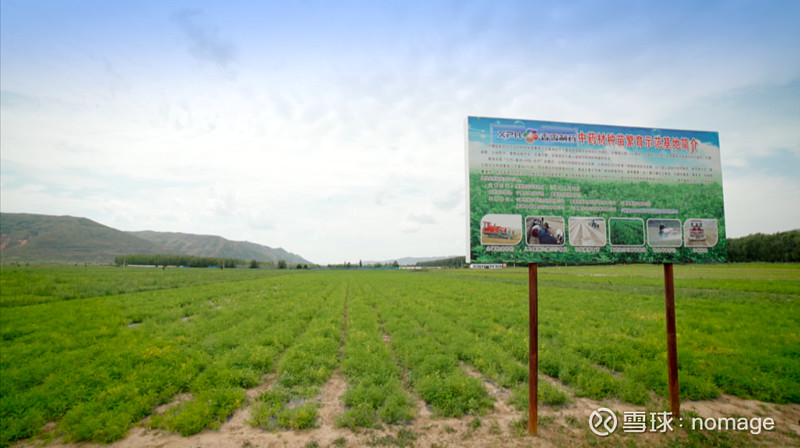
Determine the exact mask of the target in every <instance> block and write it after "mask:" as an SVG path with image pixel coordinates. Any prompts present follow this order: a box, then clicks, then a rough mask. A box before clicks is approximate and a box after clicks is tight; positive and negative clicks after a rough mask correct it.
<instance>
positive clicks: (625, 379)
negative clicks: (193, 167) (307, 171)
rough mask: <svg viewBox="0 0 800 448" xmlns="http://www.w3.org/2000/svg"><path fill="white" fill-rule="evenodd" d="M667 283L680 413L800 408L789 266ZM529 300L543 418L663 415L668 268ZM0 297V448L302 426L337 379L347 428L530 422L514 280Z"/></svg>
mask: <svg viewBox="0 0 800 448" xmlns="http://www.w3.org/2000/svg"><path fill="white" fill-rule="evenodd" d="M675 285H676V313H677V314H676V316H677V317H676V319H677V329H678V358H679V363H680V389H681V398H682V400H684V401H687V400H705V399H712V398H715V397H718V396H720V395H721V394H727V395H732V396H735V397H739V398H746V399H754V400H759V401H762V402H768V403H773V404H776V405H783V404H797V403H800V385H799V384H800V383H799V382H798V379H799V378H800V266H797V265H714V266H691V265H689V266H676V267H675ZM539 288H540V289H539V341H540V348H539V368H540V374H541V375H542V376H543V378H545V379H547V380H546V381H540V383H539V394H540V398H539V403H540V406H541V407H542V408H543V409H548V408H558V407H562V406H569V405H570V403H572V402H574V400H576V399H580V398H587V399H592V400H598V401H600V402H603V401H604V400H616V401H618V402H622V403H627V404H629V405H633V406H639V407H641V408H642V409H644V408H645V407H649V408H659V409H660V408H661V407H663V397H666V396H667V393H668V392H667V378H666V372H667V368H666V335H665V320H664V298H663V277H662V269H661V266H659V265H615V266H602V267H546V268H540V269H539ZM0 293H1V294H0V337H1V339H0V341H1V343H2V346H0V347H1V350H0V446H9V445H11V444H13V443H14V442H15V441H17V440H20V439H27V438H32V437H39V438H44V439H45V441H47V440H50V439H53V438H60V437H62V436H63V439H61V440H62V441H68V442H69V441H94V442H112V441H115V440H118V439H121V438H124V437H125V436H126V435H127V434H128V433H129V432H130V430H131V429H132V428H134V427H136V426H140V425H144V426H146V427H147V428H150V429H153V430H156V429H157V430H161V431H164V432H166V433H176V434H181V435H183V436H189V435H192V434H196V433H198V432H201V431H203V430H204V429H207V428H211V429H215V428H219V427H220V425H222V424H223V423H224V422H226V420H228V419H229V418H230V417H231V415H233V414H234V413H235V412H236V411H237V410H240V409H243V408H248V409H249V418H248V422H247V423H248V424H249V425H251V426H252V427H254V428H258V429H259V430H263V431H272V432H275V431H285V430H302V429H304V428H313V427H315V426H318V425H319V410H320V402H319V399H318V397H319V395H320V393H321V390H322V388H323V386H324V385H325V384H326V382H328V381H329V380H330V379H331V377H332V375H334V374H335V375H340V376H341V377H342V378H343V379H344V382H346V389H345V390H344V391H343V393H342V395H341V397H340V400H341V403H342V406H341V409H340V411H339V412H337V414H336V416H335V425H336V426H337V427H339V428H349V429H350V430H352V431H353V432H354V433H355V432H358V431H363V430H364V428H382V427H392V425H404V424H407V423H408V422H413V421H414V420H415V419H417V418H418V417H419V415H418V414H419V406H418V405H417V403H418V402H419V401H420V400H422V401H424V403H425V404H426V408H427V409H429V410H430V412H432V414H433V416H434V417H441V418H447V417H464V416H469V417H468V418H470V419H475V420H471V421H473V422H477V423H475V424H474V426H475V427H478V426H480V420H479V418H480V417H481V416H483V415H486V413H487V412H490V411H491V409H492V408H493V406H495V402H496V401H497V400H498V398H497V396H495V394H492V393H490V392H489V391H488V390H487V386H486V384H487V383H491V384H493V385H496V386H497V387H498V388H501V389H502V390H506V391H508V394H507V397H506V398H504V399H505V400H506V401H507V403H508V405H509V406H512V407H516V409H517V412H519V415H520V416H521V418H522V419H523V420H524V418H525V414H526V413H527V406H528V403H527V362H528V334H527V328H528V309H527V307H528V302H527V297H528V296H527V270H525V269H505V270H501V271H491V272H487V271H479V272H476V271H470V270H430V271H424V272H411V271H396V270H375V271H368V270H363V271H362V270H331V271H327V270H303V271H294V270H256V269H253V270H248V269H228V270H224V271H222V270H217V269H177V268H173V269H166V270H162V269H154V268H128V269H121V268H99V267H97V268H83V267H80V268H77V267H75V268H47V267H30V268H23V267H6V266H4V267H3V268H2V276H0ZM267 378H272V379H273V380H272V381H270V382H269V384H268V386H264V385H265V382H266V379H267ZM259 386H263V387H261V389H259V393H257V394H253V393H248V392H251V391H252V390H253V389H254V388H257V387H259ZM176 397H189V398H187V399H182V400H176ZM165 404H167V406H163V405H165ZM164 408H165V409H164ZM157 409H160V410H157ZM543 421H544V422H546V420H543ZM581 424H583V425H584V426H586V424H585V423H581ZM520 425H521V426H523V427H524V421H523V422H522V423H521V424H518V426H520ZM401 431H402V430H401ZM404 434H406V435H408V432H407V433H404ZM393 440H395V441H398V440H399V439H393ZM412 440H413V438H412ZM794 440H795V442H797V441H798V440H800V439H799V438H795V439H794Z"/></svg>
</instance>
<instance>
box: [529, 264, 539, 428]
mask: <svg viewBox="0 0 800 448" xmlns="http://www.w3.org/2000/svg"><path fill="white" fill-rule="evenodd" d="M538 267H539V265H538V264H537V263H530V264H528V434H531V435H534V436H535V435H536V433H537V431H538V430H539V273H538Z"/></svg>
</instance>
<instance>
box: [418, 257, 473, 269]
mask: <svg viewBox="0 0 800 448" xmlns="http://www.w3.org/2000/svg"><path fill="white" fill-rule="evenodd" d="M466 258H467V257H452V258H443V259H441V260H431V261H419V262H417V266H420V267H430V268H433V267H442V268H463V267H464V265H465V264H466Z"/></svg>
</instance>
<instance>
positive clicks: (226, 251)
mask: <svg viewBox="0 0 800 448" xmlns="http://www.w3.org/2000/svg"><path fill="white" fill-rule="evenodd" d="M128 233H130V234H131V235H133V236H136V237H138V238H141V239H144V240H147V241H149V242H151V243H154V244H157V245H159V246H165V247H168V248H169V249H170V251H169V252H170V253H178V254H183V255H194V256H198V257H221V258H238V259H240V260H258V261H265V262H270V263H274V264H277V263H278V261H280V260H285V261H286V263H287V264H289V265H290V266H291V265H295V264H298V263H300V264H311V262H310V261H308V260H306V259H305V258H303V257H301V256H300V255H297V254H293V253H291V252H287V251H285V250H284V249H281V248H276V249H273V248H271V247H268V246H262V245H260V244H256V243H251V242H249V241H231V240H227V239H225V238H222V237H220V236H214V235H195V234H190V233H177V232H153V231H152V230H145V231H141V232H128Z"/></svg>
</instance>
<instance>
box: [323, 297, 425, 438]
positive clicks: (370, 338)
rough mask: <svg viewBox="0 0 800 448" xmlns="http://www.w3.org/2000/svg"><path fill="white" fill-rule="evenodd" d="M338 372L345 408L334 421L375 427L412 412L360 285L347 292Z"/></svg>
mask: <svg viewBox="0 0 800 448" xmlns="http://www.w3.org/2000/svg"><path fill="white" fill-rule="evenodd" d="M348 303H349V306H348V313H347V335H346V339H345V345H344V347H343V351H342V355H343V358H342V373H343V374H344V376H345V379H346V380H347V384H348V387H347V392H346V393H345V395H344V397H343V401H344V404H345V406H346V407H347V410H346V411H345V412H344V414H342V415H341V416H339V418H338V420H337V424H338V425H339V426H345V427H350V428H356V427H375V426H377V425H378V424H379V421H383V422H385V423H401V422H404V421H407V420H411V418H413V416H414V402H413V400H412V399H411V396H410V395H409V394H408V393H407V392H406V391H405V389H404V388H403V383H402V381H401V372H400V369H399V368H398V366H397V364H396V362H395V361H394V359H393V358H392V353H391V350H390V349H389V346H388V345H387V344H386V342H385V341H384V336H383V332H382V330H381V327H380V324H379V322H378V317H377V315H376V313H375V310H374V309H373V308H372V307H371V306H369V305H368V304H367V300H366V296H365V293H364V289H363V287H362V286H361V285H356V287H354V288H353V290H352V291H351V295H350V300H349V302H348Z"/></svg>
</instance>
